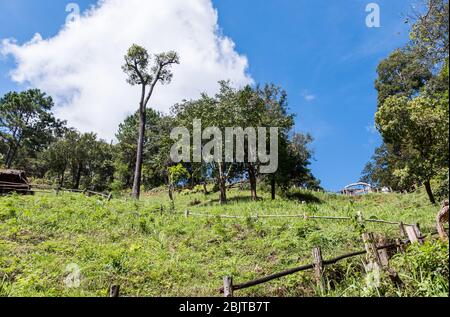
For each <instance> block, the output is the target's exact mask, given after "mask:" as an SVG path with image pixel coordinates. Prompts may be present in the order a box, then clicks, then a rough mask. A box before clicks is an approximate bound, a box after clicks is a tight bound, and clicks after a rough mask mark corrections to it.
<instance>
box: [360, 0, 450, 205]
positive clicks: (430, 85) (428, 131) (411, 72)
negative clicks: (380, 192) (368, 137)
mask: <svg viewBox="0 0 450 317" xmlns="http://www.w3.org/2000/svg"><path fill="white" fill-rule="evenodd" d="M426 9H427V10H426V12H425V13H424V14H422V15H419V16H417V17H416V18H415V20H414V24H413V26H412V28H411V41H410V43H409V44H408V45H406V46H405V47H403V48H401V49H397V50H395V51H394V52H393V53H392V54H391V55H390V56H389V57H388V58H387V59H385V60H384V61H382V62H381V63H380V65H379V66H378V70H377V71H378V79H377V80H376V84H375V86H376V89H377V91H378V111H377V114H376V126H377V129H378V130H379V132H380V133H381V136H382V137H383V141H384V144H383V145H382V146H381V147H380V148H379V149H377V150H376V153H375V155H374V157H373V159H372V161H371V162H369V163H368V164H367V166H366V168H365V169H364V172H363V180H365V181H369V182H372V183H374V184H376V185H379V186H388V187H392V188H394V189H396V190H410V189H411V188H412V187H417V186H418V185H419V186H420V185H422V184H423V185H425V188H426V190H427V193H428V196H429V199H430V201H431V202H432V203H435V201H436V199H435V194H437V195H438V198H439V199H444V198H445V197H448V168H449V155H448V144H449V143H448V142H449V92H448V81H449V57H448V52H449V51H448V50H449V43H448V1H447V0H429V1H428V3H427V7H426Z"/></svg>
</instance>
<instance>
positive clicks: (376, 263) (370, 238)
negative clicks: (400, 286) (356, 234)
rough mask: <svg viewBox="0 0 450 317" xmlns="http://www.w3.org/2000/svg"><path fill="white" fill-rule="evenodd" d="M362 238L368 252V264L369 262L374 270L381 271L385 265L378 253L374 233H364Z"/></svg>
mask: <svg viewBox="0 0 450 317" xmlns="http://www.w3.org/2000/svg"><path fill="white" fill-rule="evenodd" d="M362 238H363V241H364V246H365V248H366V252H367V257H366V258H367V262H369V265H371V266H372V268H375V267H377V268H379V269H380V270H381V269H382V268H383V264H382V263H381V259H380V254H379V253H378V248H377V245H376V244H375V239H374V235H373V233H363V235H362Z"/></svg>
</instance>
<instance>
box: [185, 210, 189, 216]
mask: <svg viewBox="0 0 450 317" xmlns="http://www.w3.org/2000/svg"><path fill="white" fill-rule="evenodd" d="M189 214H190V212H189V210H186V211H185V212H184V216H185V217H186V218H189Z"/></svg>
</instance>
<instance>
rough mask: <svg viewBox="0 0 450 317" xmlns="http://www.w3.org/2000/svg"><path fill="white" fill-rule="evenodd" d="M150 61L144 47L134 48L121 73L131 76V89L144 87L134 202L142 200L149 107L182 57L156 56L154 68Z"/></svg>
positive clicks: (169, 53)
mask: <svg viewBox="0 0 450 317" xmlns="http://www.w3.org/2000/svg"><path fill="white" fill-rule="evenodd" d="M151 60H152V58H151V56H150V55H149V53H148V52H147V50H146V49H145V48H143V47H141V46H138V45H133V46H131V47H130V49H129V50H128V52H127V55H125V64H124V65H123V66H122V70H123V71H124V72H125V74H127V76H128V79H127V82H128V83H129V84H130V85H132V86H135V85H139V86H140V87H141V98H140V101H139V136H138V142H137V152H136V166H135V173H134V181H133V192H132V196H133V198H135V199H139V197H140V192H141V177H142V160H143V152H144V139H145V126H146V124H145V120H146V110H147V104H148V102H149V101H150V98H151V97H152V95H153V92H154V89H155V87H156V85H157V84H158V83H161V84H163V85H164V84H169V83H170V82H171V80H172V77H173V74H172V72H171V66H172V65H174V64H179V57H178V54H177V53H175V52H167V53H162V54H158V55H155V56H154V61H153V65H150V63H151Z"/></svg>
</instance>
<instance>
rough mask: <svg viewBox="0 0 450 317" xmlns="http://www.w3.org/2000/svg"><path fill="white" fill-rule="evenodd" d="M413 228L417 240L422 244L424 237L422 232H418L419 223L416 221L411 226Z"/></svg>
mask: <svg viewBox="0 0 450 317" xmlns="http://www.w3.org/2000/svg"><path fill="white" fill-rule="evenodd" d="M413 228H414V231H415V233H416V236H417V240H418V241H419V243H420V244H423V243H424V239H423V237H422V232H420V225H419V224H418V223H416V224H415V225H414V226H413Z"/></svg>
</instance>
